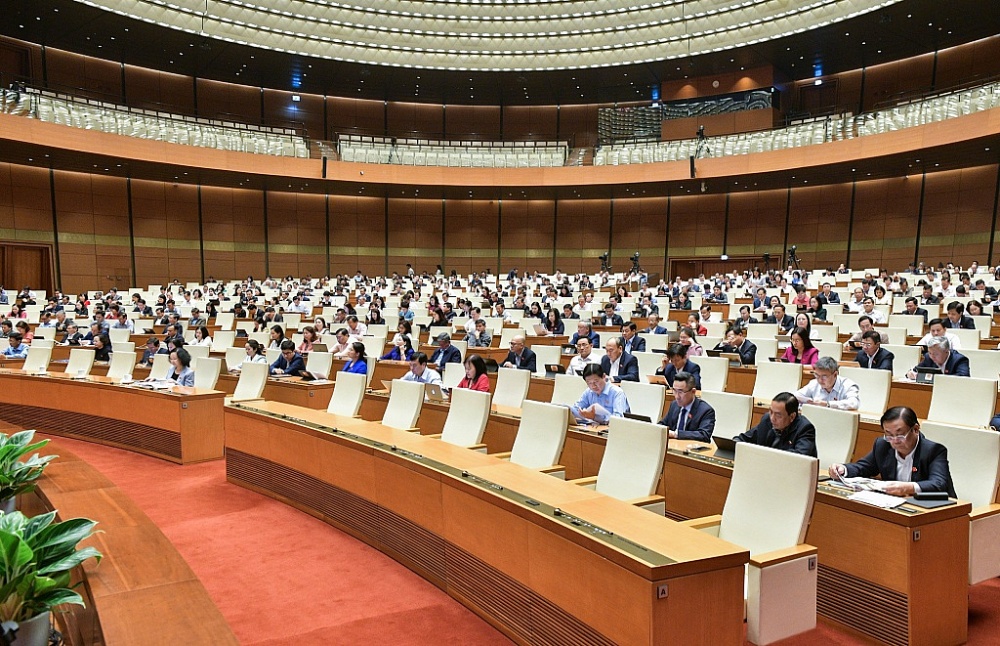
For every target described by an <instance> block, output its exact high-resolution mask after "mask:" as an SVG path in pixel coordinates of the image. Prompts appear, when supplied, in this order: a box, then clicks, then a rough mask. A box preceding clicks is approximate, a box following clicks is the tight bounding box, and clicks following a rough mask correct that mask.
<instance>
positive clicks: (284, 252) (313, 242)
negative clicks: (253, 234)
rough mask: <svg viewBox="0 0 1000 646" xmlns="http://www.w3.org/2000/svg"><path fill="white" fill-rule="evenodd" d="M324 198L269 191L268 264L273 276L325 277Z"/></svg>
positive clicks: (321, 196)
mask: <svg viewBox="0 0 1000 646" xmlns="http://www.w3.org/2000/svg"><path fill="white" fill-rule="evenodd" d="M325 202H326V197H325V196H323V195H306V194H302V193H288V192H279V191H268V193H267V226H268V261H269V268H270V273H271V275H273V276H295V277H299V276H314V277H318V276H325V275H326V205H325Z"/></svg>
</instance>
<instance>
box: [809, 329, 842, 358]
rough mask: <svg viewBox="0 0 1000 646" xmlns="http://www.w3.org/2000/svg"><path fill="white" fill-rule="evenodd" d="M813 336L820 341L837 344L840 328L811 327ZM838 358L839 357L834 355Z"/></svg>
mask: <svg viewBox="0 0 1000 646" xmlns="http://www.w3.org/2000/svg"><path fill="white" fill-rule="evenodd" d="M812 331H813V334H814V335H815V337H816V338H817V339H819V340H820V341H827V342H836V343H838V344H839V341H837V339H838V338H839V336H840V327H839V326H837V325H814V326H813V327H812ZM834 356H836V357H837V358H840V355H834Z"/></svg>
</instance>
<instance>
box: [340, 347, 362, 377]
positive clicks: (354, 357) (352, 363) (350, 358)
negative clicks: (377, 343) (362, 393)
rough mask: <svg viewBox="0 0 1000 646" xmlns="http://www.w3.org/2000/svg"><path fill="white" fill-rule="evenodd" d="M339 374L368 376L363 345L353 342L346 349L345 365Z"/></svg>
mask: <svg viewBox="0 0 1000 646" xmlns="http://www.w3.org/2000/svg"><path fill="white" fill-rule="evenodd" d="M340 371H341V372H353V373H354V374H356V375H367V374H368V358H367V357H365V344H364V343H361V342H360V341H354V342H352V343H351V345H350V347H348V348H347V363H345V364H344V367H343V368H341V369H340Z"/></svg>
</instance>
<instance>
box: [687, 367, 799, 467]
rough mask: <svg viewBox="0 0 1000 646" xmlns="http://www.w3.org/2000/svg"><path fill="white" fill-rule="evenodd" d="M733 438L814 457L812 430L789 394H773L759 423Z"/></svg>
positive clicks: (795, 400) (792, 396)
mask: <svg viewBox="0 0 1000 646" xmlns="http://www.w3.org/2000/svg"><path fill="white" fill-rule="evenodd" d="M675 379H676V377H675ZM733 439H734V440H736V441H737V442H749V443H751V444H757V445H760V446H768V447H771V448H772V449H778V450H779V451H790V452H791V453H800V454H802V455H808V456H809V457H812V458H815V457H817V455H816V427H815V426H813V424H812V422H810V421H809V420H808V419H806V418H805V417H803V416H802V414H801V413H799V400H798V399H796V398H795V395H793V394H792V393H789V392H784V393H778V394H777V395H775V396H774V399H772V400H771V410H770V411H769V412H768V413H767V414H766V415H764V416H763V417H761V418H760V423H759V424H757V426H754V427H753V428H751V429H750V430H749V431H747V432H745V433H740V434H739V435H737V436H736V437H734V438H733Z"/></svg>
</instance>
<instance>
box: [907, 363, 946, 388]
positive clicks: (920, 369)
mask: <svg viewBox="0 0 1000 646" xmlns="http://www.w3.org/2000/svg"><path fill="white" fill-rule="evenodd" d="M913 372H915V373H917V383H918V384H933V383H934V375H939V374H941V369H940V368H937V367H927V366H917V367H916V368H914V369H913Z"/></svg>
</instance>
